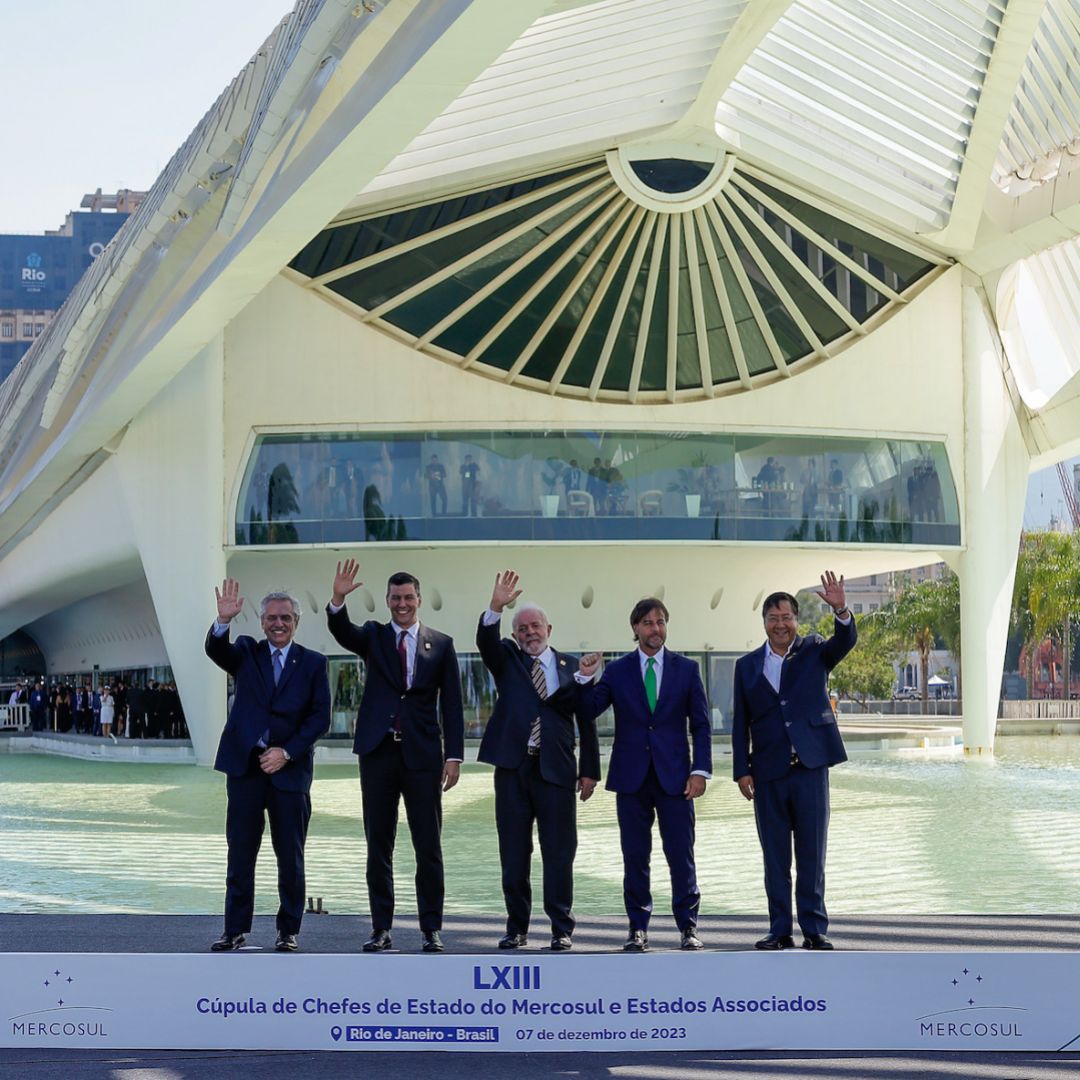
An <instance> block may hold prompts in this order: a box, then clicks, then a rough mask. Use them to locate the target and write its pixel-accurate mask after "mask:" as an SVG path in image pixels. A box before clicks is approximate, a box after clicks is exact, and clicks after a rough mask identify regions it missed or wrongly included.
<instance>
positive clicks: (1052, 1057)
mask: <svg viewBox="0 0 1080 1080" xmlns="http://www.w3.org/2000/svg"><path fill="white" fill-rule="evenodd" d="M502 925H503V924H502V920H501V919H500V918H498V917H495V916H489V915H484V916H462V915H458V916H453V917H450V918H448V919H447V920H446V924H445V927H444V934H443V936H444V940H445V942H446V945H447V949H448V951H450V952H453V953H457V954H461V953H490V952H492V951H493V949H494V945H495V942H496V941H497V940H498V938H499V936H500V935H501V933H502ZM368 927H369V923H368V920H367V919H366V918H365V917H364V916H354V915H309V916H307V918H306V919H305V923H304V930H303V933H302V935H301V937H300V942H301V949H302V950H303V951H305V952H309V953H341V954H349V953H356V954H357V957H356V962H357V963H358V964H367V963H390V964H392V963H393V958H392V954H391V955H390V956H386V955H383V956H376V957H372V956H368V955H364V954H361V953H359V947H360V944H361V942H362V941H363V940H364V938H365V937H366V936H367V932H368ZM534 929H535V930H537V931H539V932H538V933H534V935H533V936H532V938H531V940H530V945H529V948H528V949H527V950H525V954H527V953H528V952H530V951H533V950H539V949H542V948H544V947H545V946H546V945H547V938H548V935H547V933H546V932H545V930H546V928H545V926H544V924H543V923H542V922H541V923H539V924H536V926H535V928H534ZM700 930H701V936H702V938H703V940H704V941H705V943H706V947H707V949H712V950H743V949H752V947H753V942H754V940H755V939H756V938H757V937H759V936H760V935H761V934H762V933H763V932H764V922H763V919H761V918H758V917H751V916H710V917H706V918H703V919H702V922H701V925H700ZM220 932H221V919H220V917H219V916H211V915H161V916H154V915H128V914H102V915H16V914H0V949H2V950H3V951H5V952H106V953H132V952H134V953H140V952H153V953H183V952H204V951H206V949H207V947H208V946H209V944H210V942H211V941H212V940H213V939H214V938H216V937H217V935H218V934H219V933H220ZM829 933H830V937H831V938H832V940H833V942H834V943H835V945H836V947H837V949H839V950H875V951H880V950H888V951H895V950H917V951H928V952H943V951H955V950H967V951H980V952H982V951H995V950H1021V951H1027V952H1032V951H1035V952H1038V951H1046V950H1053V951H1060V950H1066V951H1077V950H1080V916H1078V915H1038V916H1015V915H950V916H940V915H933V916H919V917H917V918H913V917H910V916H903V917H901V916H895V915H881V916H873V915H863V916H852V915H847V916H838V917H836V918H834V919H833V921H832V925H831V927H830V931H829ZM624 935H625V924H624V921H623V919H622V918H621V917H618V916H607V917H587V918H583V919H581V920H580V921H579V924H578V930H577V932H576V934H575V936H574V954H575V955H580V954H582V953H593V952H596V953H600V952H611V951H617V950H619V948H620V946H621V943H622V940H623V937H624ZM248 940H249V943H250V944H251V945H253V946H262V947H264V948H266V949H269V948H271V947H272V945H273V940H274V929H273V920H272V918H271V917H269V916H260V917H259V918H257V919H256V925H255V927H254V929H253V932H252V934H251V936H250V937H249V939H248ZM650 941H651V944H652V946H653V948H654V950H658V951H659V950H669V949H670V950H675V949H676V947H677V935H676V932H675V929H674V926H673V925H672V924H671V920H670V918H664V917H659V916H658V917H657V918H655V919H654V921H653V928H652V931H651V933H650ZM394 944H395V947H396V948H395V952H399V953H401V954H415V953H419V945H420V935H419V932H418V930H417V929H416V926H415V922H414V921H413V920H412V919H410V918H409V917H408V916H403V917H401V918H400V919H399V921H398V924H397V926H396V927H395V930H394ZM504 955H505V954H504ZM519 955H522V954H519ZM429 959H430V962H431V963H433V964H438V963H439V959H440V958H439V957H438V956H432V957H430V958H429ZM816 959H818V960H819V962H820V963H824V964H827V963H828V962H829V954H828V953H822V954H818V957H817V958H816ZM289 960H290V958H289V957H288V956H282V957H281V959H280V962H281V963H283V964H288V963H289ZM220 962H221V963H223V964H229V963H237V962H240V963H242V962H243V960H242V957H239V956H236V955H232V956H231V958H230V954H226V955H222V956H221V957H220ZM692 963H693V960H692V957H687V964H688V979H689V980H692V968H691V967H689V965H691V964H692ZM688 985H691V986H692V982H689V983H688ZM1062 993H1064V994H1067V995H1069V996H1070V997H1071V998H1073V1000H1077V993H1078V991H1077V988H1076V987H1062ZM251 1071H255V1072H257V1075H258V1076H259V1080H314V1078H324V1077H327V1078H329V1077H355V1076H357V1075H362V1074H367V1075H369V1076H372V1077H377V1078H379V1080H398V1078H401V1080H423V1078H426V1077H438V1078H440V1080H442V1078H445V1080H459V1078H460V1080H486V1078H489V1077H490V1078H499V1080H502V1078H504V1077H507V1076H512V1077H513V1080H534V1078H540V1077H544V1078H548V1077H568V1078H586V1080H592V1078H601V1077H608V1078H625V1080H651V1078H657V1080H803V1078H814V1080H818V1078H825V1077H844V1078H850V1080H864V1078H865V1080H897V1078H900V1077H904V1078H907V1077H912V1078H914V1077H919V1078H922V1080H939V1078H941V1080H944V1078H961V1077H963V1078H967V1077H972V1078H980V1080H984V1078H985V1080H1013V1078H1016V1080H1021V1078H1027V1080H1065V1078H1069V1080H1076V1078H1077V1077H1078V1076H1080V1055H1068V1054H1055V1053H1044V1052H1039V1053H1030V1052H1024V1053H967V1052H949V1053H944V1052H916V1051H883V1052H880V1053H868V1052H865V1051H861V1052H836V1051H833V1052H818V1051H813V1052H808V1051H739V1052H733V1051H723V1052H721V1051H717V1052H703V1051H685V1052H668V1051H659V1052H638V1053H626V1052H615V1051H612V1052H610V1053H577V1054H574V1053H566V1054H561V1053H554V1054H553V1053H537V1054H530V1053H521V1054H512V1055H508V1054H506V1053H492V1054H477V1053H471V1054H452V1053H439V1052H427V1053H424V1052H420V1051H417V1052H412V1051H399V1052H395V1053H392V1054H380V1053H364V1052H356V1051H352V1052H344V1053H338V1052H326V1051H320V1052H312V1051H307V1052H283V1051H276V1052H269V1051H221V1050H212V1051H193V1050H176V1051H170V1050H167V1049H163V1050H152V1051H148V1050H124V1051H97V1050H78V1051H75V1050H53V1049H38V1048H35V1049H26V1050H11V1049H7V1050H0V1078H3V1080H8V1078H10V1080H236V1078H237V1077H239V1076H241V1075H243V1074H244V1073H245V1072H251Z"/></svg>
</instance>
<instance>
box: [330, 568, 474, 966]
mask: <svg viewBox="0 0 1080 1080" xmlns="http://www.w3.org/2000/svg"><path fill="white" fill-rule="evenodd" d="M359 569H360V566H359V564H358V563H357V562H356V560H355V559H346V560H345V562H344V563H338V564H337V573H336V574H335V575H334V585H333V593H332V596H331V599H330V603H329V604H328V605H327V608H326V619H327V624H328V625H329V627H330V633H331V634H333V635H334V640H335V641H337V643H338V644H339V645H341V646H342V648H345V649H348V650H349V651H350V652H354V653H356V655H357V656H359V657H360V659H361V660H363V661H364V666H365V671H366V678H365V681H364V695H363V697H362V698H361V699H360V710H359V713H358V715H357V718H356V737H355V739H354V740H353V753H354V754H356V755H357V756H358V757H359V759H360V790H361V798H362V802H363V808H364V837H365V839H366V840H367V886H368V900H369V903H370V906H371V924H372V930H371V937H370V938H368V940H367V941H365V942H364V945H363V948H364V951H365V952H383V951H384V950H386V949H389V948H390V947H391V946H392V945H393V941H392V939H391V936H390V931H391V928H392V927H393V924H394V837H395V834H396V832H397V823H398V805H399V803H400V802H401V801H402V800H404V802H405V814H406V816H407V818H408V820H409V832H410V833H411V834H412V843H413V850H414V851H415V853H416V906H417V912H418V914H419V919H420V932H421V936H422V938H423V946H422V947H423V950H424V952H442V950H443V942H442V917H443V895H444V891H445V887H444V879H443V857H442V793H443V792H444V791H449V790H450V788H452V787H453V786H454V785H455V784H456V783H457V782H458V776H459V774H460V771H461V760H462V758H463V757H464V756H465V716H464V712H463V710H462V705H461V676H460V675H459V673H458V662H457V655H456V654H455V652H454V642H453V640H452V639H451V638H449V637H447V636H446V634H440V633H439V631H438V630H432V629H431V628H430V627H428V626H422V625H421V624H420V620H419V611H420V604H421V597H420V581H419V580H418V579H417V578H415V577H413V575H412V574H407V573H404V572H401V573H397V574H393V575H391V577H390V580H389V581H388V582H387V586H386V606H387V607H388V608H389V609H390V616H391V621H390V622H388V623H378V622H374V621H370V622H366V623H364V625H363V626H356V625H355V624H353V623H352V622H350V621H349V613H348V611H347V610H346V609H345V597H346V596H348V595H349V593H351V592H352V591H353V590H354V589H356V588H357V587H358V586H359V585H360V584H361V583H360V582H359V581H357V580H356V575H357V572H358V571H359ZM440 722H441V724H440Z"/></svg>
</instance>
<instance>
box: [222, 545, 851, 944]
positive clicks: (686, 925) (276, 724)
mask: <svg viewBox="0 0 1080 1080" xmlns="http://www.w3.org/2000/svg"><path fill="white" fill-rule="evenodd" d="M358 573H359V565H358V564H357V562H356V561H355V560H354V559H346V560H345V561H344V562H341V563H338V564H337V571H336V573H335V575H334V581H333V586H332V589H331V598H330V602H329V603H328V604H327V607H326V617H327V623H328V626H329V629H330V633H331V634H332V635H333V637H334V639H335V640H336V641H337V642H338V644H339V645H341V646H342V647H343V648H345V649H347V650H349V651H350V652H353V653H355V654H356V655H357V656H358V657H359V658H360V659H361V660H362V661H363V662H364V664H365V666H366V680H365V685H364V693H363V697H362V699H361V702H360V708H359V714H358V717H357V723H356V736H355V739H354V742H353V752H354V753H355V754H356V755H357V756H358V757H359V762H360V788H361V796H362V804H363V817H364V836H365V839H366V841H367V868H366V869H367V888H368V899H369V903H370V911H371V923H372V925H371V935H370V937H369V938H368V939H367V941H365V942H364V944H363V950H364V951H365V952H383V951H385V950H388V949H391V948H392V947H393V936H392V935H393V930H394V878H393V860H394V841H395V836H396V832H397V824H398V814H399V808H400V805H401V803H402V802H404V805H405V814H406V818H407V821H408V826H409V831H410V834H411V837H412V844H413V848H414V851H415V853H416V904H417V912H418V917H419V923H420V935H421V948H422V950H423V951H424V952H442V951H443V948H444V944H443V940H442V919H443V898H444V874H443V856H442V796H443V794H444V793H445V792H447V791H449V790H450V789H451V788H452V787H454V785H455V784H457V782H458V779H459V776H460V771H461V762H462V760H463V758H464V753H465V739H464V718H463V709H462V698H461V684H460V677H459V673H458V663H457V656H456V655H455V652H454V643H453V641H452V640H451V638H449V637H448V636H447V635H446V634H442V633H440V632H439V631H437V630H433V629H432V628H431V627H429V626H427V625H425V624H423V623H421V622H420V620H419V613H420V606H421V603H422V598H421V594H420V582H419V580H418V579H417V578H416V577H414V576H413V575H412V574H409V573H405V572H400V573H396V574H393V575H392V576H391V577H390V580H389V581H388V583H387V591H386V604H387V607H388V609H389V613H390V621H389V622H377V621H374V620H371V621H368V622H365V623H363V624H362V625H357V624H355V623H354V622H352V620H351V619H350V617H349V612H348V609H347V605H346V599H347V597H348V596H349V594H350V593H352V592H353V591H354V590H355V589H356V588H358V587H359V586H360V585H361V582H360V581H358V580H357V575H358ZM518 584H519V578H518V575H517V574H516V573H515V572H514V571H513V570H506V571H504V572H502V573H500V574H498V575H496V578H495V585H494V588H493V590H492V594H491V600H490V602H489V604H488V607H487V609H486V610H485V611H484V612H483V613H482V614H481V615H480V618H479V622H478V626H477V632H476V644H477V648H478V649H479V652H480V656H481V658H482V659H483V662H484V664H485V665H486V666H487V668H488V670H489V671H490V672H491V674H492V676H493V678H494V680H495V685H496V691H497V698H496V702H495V707H494V711H493V712H492V715H491V719H490V720H489V722H488V725H487V728H486V730H485V732H484V736H483V739H482V741H481V744H480V750H479V754H478V757H479V760H480V761H482V762H486V763H488V764H490V765H493V766H494V767H495V769H494V784H495V825H496V830H497V833H498V841H499V858H500V864H501V868H502V888H503V897H504V900H505V904H506V933H505V935H504V936H503V937H502V938H501V940H500V941H499V942H498V945H499V948H500V949H520V948H522V947H524V946H526V945H527V944H528V934H529V928H530V922H531V915H532V886H531V881H530V865H531V856H532V848H533V841H532V838H533V828H534V825H535V828H536V831H537V834H538V837H539V842H540V852H541V856H542V861H543V906H544V913H545V915H546V916H547V918H548V920H549V921H550V925H551V937H550V947H551V949H552V950H553V951H555V952H561V951H566V950H568V949H570V948H572V946H573V935H574V926H575V922H574V915H573V891H574V882H573V866H574V856H575V853H576V849H577V811H576V802H577V800H579V799H580V801H582V802H584V801H585V800H587V799H589V798H590V797H591V796H592V795H593V792H594V791H595V789H596V786H597V784H598V783H599V782H600V779H601V776H600V773H601V768H600V746H599V741H598V738H597V733H596V718H597V716H598V715H600V713H602V712H603V711H604V710H605V709H607V708H608V707H609V706H610V707H612V708H613V710H614V723H615V735H614V741H613V743H612V747H611V756H610V760H609V763H608V770H607V788H608V789H609V790H610V791H613V792H615V798H616V813H617V819H618V825H619V839H620V845H621V849H622V858H623V900H624V903H625V907H626V914H627V919H628V928H627V936H626V941H625V944H624V945H623V949H624V950H625V951H627V952H645V951H647V950H648V948H649V922H650V918H651V915H652V907H653V905H652V894H651V891H650V857H651V852H652V836H653V824H654V822H655V823H656V824H657V825H658V827H659V832H660V840H661V845H662V848H663V851H664V856H665V858H666V860H667V864H668V869H669V871H670V876H671V895H672V912H673V914H674V917H675V923H676V925H677V927H678V930H679V934H680V944H681V947H682V948H683V949H687V950H697V949H701V948H702V947H703V943H702V940H701V937H700V936H699V934H698V911H699V908H700V902H701V894H700V892H699V891H698V885H697V876H696V872H695V864H694V801H695V800H696V799H699V798H700V797H701V796H702V795H704V794H705V788H706V783H707V781H708V780H709V779H711V777H712V738H711V728H710V723H709V712H708V704H707V700H706V697H705V689H704V686H703V684H702V680H701V674H700V671H699V669H698V665H697V663H696V662H695V661H693V660H691V659H689V658H687V657H685V656H682V655H680V654H679V653H675V652H672V651H671V650H670V649H668V648H667V646H666V640H667V627H668V618H669V616H668V610H667V608H666V607H665V606H664V604H663V602H662V601H661V600H659V599H657V598H656V597H647V598H645V599H643V600H640V601H638V603H636V604H635V605H634V607H633V609H632V610H631V612H630V617H629V622H630V629H631V631H632V633H633V637H634V641H635V642H636V647H635V648H634V650H633V651H632V652H629V653H627V654H626V655H625V656H622V657H620V658H619V659H617V660H615V661H612V662H611V663H609V664H607V665H606V667H604V668H602V665H601V657H600V654H599V653H590V654H588V655H585V656H582V657H581V658H580V659H578V658H576V657H574V656H570V655H568V654H566V653H562V652H559V651H557V650H556V649H555V648H553V647H552V645H551V643H550V636H551V629H552V628H551V625H550V623H549V621H548V618H547V616H546V614H545V613H544V611H543V609H542V608H541V607H539V606H538V605H536V604H534V603H518V600H519V599H520V597H521V595H522V590H521V589H519V588H518ZM821 585H822V588H821V591H820V592H818V593H817V595H818V596H819V597H820V598H821V600H822V601H824V603H825V604H827V605H828V606H829V607H830V608H832V610H833V612H834V615H835V625H834V632H833V635H832V636H831V637H829V638H828V639H826V638H823V637H821V636H820V635H817V634H810V635H807V636H806V637H802V636H800V635H799V633H798V616H799V605H798V601H797V600H796V598H795V597H794V596H792V595H791V594H790V593H786V592H774V593H772V594H771V595H769V596H768V597H766V599H765V601H764V603H763V604H762V618H763V622H764V629H765V638H766V640H765V642H764V643H763V644H762V645H761V647H760V648H757V649H755V650H754V651H753V652H750V653H748V654H747V655H745V656H743V657H742V658H741V659H740V660H739V661H738V662H737V663H736V666H735V687H734V695H735V705H734V720H733V723H734V727H733V730H732V737H731V738H732V759H733V766H734V780H735V781H736V782H737V784H738V786H739V790H740V792H741V793H742V794H743V795H744V796H745V797H746V798H747V799H749V800H752V802H753V804H754V813H755V817H756V821H757V830H758V836H759V838H760V841H761V848H762V853H763V856H764V865H765V892H766V896H767V898H768V906H769V930H768V933H767V934H766V935H765V936H764V937H763V938H762V939H761V940H760V941H758V942H757V943H756V947H757V948H759V949H768V950H779V949H789V948H794V946H795V940H794V937H793V936H792V935H793V930H794V926H795V924H796V922H797V924H798V926H799V928H800V930H801V931H802V935H803V941H802V946H803V948H807V949H815V950H822V949H831V948H832V944H831V942H830V941H829V939H828V937H827V936H826V931H827V929H828V916H827V914H826V910H825V895H824V894H825V849H826V833H827V828H828V821H829V768H830V766H832V765H836V764H838V763H839V762H841V761H844V760H845V759H846V756H847V755H846V753H845V751H844V745H843V742H842V740H841V738H840V733H839V730H838V728H837V724H836V718H835V716H834V713H833V709H832V706H831V704H830V701H829V696H828V690H827V681H828V675H829V672H830V671H831V670H832V669H833V667H835V665H836V664H837V663H838V662H839V661H840V660H841V659H842V658H843V657H844V656H845V655H846V654H847V653H848V652H849V651H850V650H851V649H852V647H853V646H854V645H855V640H856V629H855V621H854V619H853V617H852V615H851V612H850V611H849V610H848V608H847V605H846V603H845V599H844V579H843V577H842V576H841V577H840V578H837V577H836V575H835V574H833V573H832V572H831V571H828V572H826V573H825V574H823V575H822V576H821ZM215 593H216V596H217V617H216V620H215V622H214V624H213V626H212V627H211V628H210V632H209V633H208V635H207V638H206V652H207V655H208V656H209V657H210V659H211V660H213V661H214V663H216V664H217V665H218V666H219V667H221V668H223V669H224V670H225V671H227V672H228V673H229V674H231V675H232V676H233V679H234V684H235V695H234V700H233V704H232V708H231V709H230V712H229V717H228V720H227V721H226V724H225V728H224V730H223V732H222V735H221V741H220V744H219V747H218V753H217V758H216V761H215V768H217V769H218V770H220V771H221V772H224V773H225V774H226V776H227V781H226V783H227V794H228V801H227V810H226V826H225V832H226V840H227V843H228V869H227V877H226V892H225V926H224V933H223V934H222V935H221V937H220V938H219V939H218V940H217V941H215V942H214V943H213V944H212V945H211V949H212V950H213V951H215V952H221V951H230V950H234V949H239V948H242V947H243V945H244V943H245V938H246V935H247V934H248V933H250V931H251V925H252V915H253V912H254V902H255V860H256V856H257V854H258V850H259V845H260V841H261V839H262V834H263V828H264V815H265V816H268V817H269V821H270V832H271V836H272V839H273V847H274V853H275V855H276V857H277V864H278V893H279V902H280V903H279V908H278V913H277V920H276V925H277V939H276V942H275V948H276V949H277V950H278V951H281V952H293V951H295V950H296V948H297V935H298V934H299V932H300V924H301V919H302V916H303V912H304V900H305V895H306V894H305V882H304V841H305V837H306V835H307V828H308V822H309V820H310V817H311V799H310V794H309V793H310V789H311V780H312V772H313V761H314V746H315V742H316V740H317V739H318V738H319V737H320V736H321V735H323V734H324V733H325V732H326V730H327V729H328V728H329V724H330V685H329V679H328V674H327V666H328V665H327V660H326V657H325V656H323V655H322V654H321V653H318V652H315V651H314V650H312V649H308V648H305V647H304V646H302V645H300V644H299V643H298V642H297V641H295V640H294V638H295V634H296V630H297V626H298V624H299V621H300V605H299V603H298V602H297V601H296V600H295V599H294V598H293V597H291V596H290V595H288V594H287V593H280V592H276V593H270V594H269V595H267V596H265V597H264V598H263V599H262V601H261V604H260V608H259V615H260V622H261V626H262V631H263V634H264V637H263V638H262V639H260V640H258V641H256V640H255V639H254V638H252V637H247V636H241V637H238V638H236V639H235V640H233V639H232V638H231V635H230V625H229V624H230V623H231V622H232V620H233V619H234V618H235V617H236V616H237V615H238V614H239V613H240V611H241V610H242V608H243V604H244V600H243V598H242V597H241V595H240V586H239V583H238V582H237V581H236V580H234V579H231V578H230V579H226V580H225V582H224V583H223V584H222V587H221V588H220V589H215ZM508 608H513V618H512V620H511V625H510V628H509V630H510V635H509V636H508V637H504V636H502V630H503V628H502V619H503V615H504V613H505V612H506V610H507V609H508ZM793 851H794V856H795V870H796V882H795V905H794V911H793V908H792V878H791V867H792V852H793Z"/></svg>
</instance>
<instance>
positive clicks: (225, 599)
mask: <svg viewBox="0 0 1080 1080" xmlns="http://www.w3.org/2000/svg"><path fill="white" fill-rule="evenodd" d="M214 595H215V596H216V597H217V621H218V622H219V623H228V622H232V621H233V619H235V618H236V616H237V615H239V614H240V609H241V608H242V607H243V606H244V598H243V597H242V596H241V595H240V582H239V581H237V580H236V578H231V577H230V578H226V579H225V580H224V581H223V582H222V583H221V588H220V589H218V588H217V587H216V586H215V587H214Z"/></svg>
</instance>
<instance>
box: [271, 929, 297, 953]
mask: <svg viewBox="0 0 1080 1080" xmlns="http://www.w3.org/2000/svg"><path fill="white" fill-rule="evenodd" d="M274 948H275V949H276V950H277V951H278V952H296V950H297V949H298V948H300V946H299V945H297V944H296V935H295V934H282V933H279V934H278V936H277V941H275V942H274Z"/></svg>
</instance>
